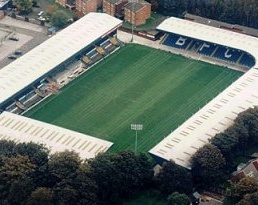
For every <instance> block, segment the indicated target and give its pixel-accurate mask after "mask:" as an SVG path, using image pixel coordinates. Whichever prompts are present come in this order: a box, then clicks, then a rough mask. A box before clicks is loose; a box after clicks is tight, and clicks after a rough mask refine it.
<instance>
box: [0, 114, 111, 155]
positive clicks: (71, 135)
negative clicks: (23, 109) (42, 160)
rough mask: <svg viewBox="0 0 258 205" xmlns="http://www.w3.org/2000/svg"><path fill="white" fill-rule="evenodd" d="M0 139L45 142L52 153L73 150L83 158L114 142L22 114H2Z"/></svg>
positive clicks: (0, 117) (106, 147) (99, 151)
mask: <svg viewBox="0 0 258 205" xmlns="http://www.w3.org/2000/svg"><path fill="white" fill-rule="evenodd" d="M0 128H1V129H0V140H12V141H15V142H17V143H19V142H34V143H38V144H44V145H45V146H46V147H47V148H49V149H50V151H51V153H55V152H62V151H65V150H73V151H75V152H77V153H78V154H79V156H80V157H81V158H82V159H89V158H94V157H95V156H96V155H97V154H98V153H102V152H106V151H107V150H108V149H109V148H110V147H111V146H112V144H113V143H111V142H108V141H105V140H101V139H98V138H95V137H91V136H89V135H85V134H81V133H78V132H75V131H71V130H68V129H64V128H61V127H58V126H55V125H51V124H48V123H45V122H41V121H37V120H33V119H30V118H27V117H23V116H20V115H16V114H12V113H9V112H3V113H2V114H0Z"/></svg>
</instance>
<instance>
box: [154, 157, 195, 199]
mask: <svg viewBox="0 0 258 205" xmlns="http://www.w3.org/2000/svg"><path fill="white" fill-rule="evenodd" d="M155 181H156V184H157V186H158V189H159V190H160V191H161V193H162V194H164V195H168V194H170V193H172V192H176V191H179V192H182V193H190V192H192V189H193V187H192V177H191V174H190V173H189V172H188V171H187V170H186V169H185V168H183V167H180V166H178V165H177V164H175V162H173V161H169V162H166V163H164V164H163V165H162V169H161V172H160V173H159V174H158V175H156V177H155Z"/></svg>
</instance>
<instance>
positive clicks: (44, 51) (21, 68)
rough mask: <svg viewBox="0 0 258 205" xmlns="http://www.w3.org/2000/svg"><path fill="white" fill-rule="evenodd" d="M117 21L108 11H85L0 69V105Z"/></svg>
mask: <svg viewBox="0 0 258 205" xmlns="http://www.w3.org/2000/svg"><path fill="white" fill-rule="evenodd" d="M121 23H122V21H121V20H119V19H116V18H114V17H112V16H110V15H108V14H104V13H89V14H88V15H86V16H84V17H83V18H81V19H79V20H78V21H76V22H74V23H73V24H71V25H70V26H68V27H67V28H65V29H63V30H62V31H60V32H59V33H57V34H56V35H54V36H53V37H51V38H50V39H48V40H47V41H45V42H43V43H42V44H40V45H39V46H37V47H35V48H34V49H32V50H31V51H29V52H28V53H26V55H24V56H21V57H20V58H18V59H17V60H15V61H13V62H12V63H10V64H9V65H7V66H6V67H4V68H2V69H0V105H1V103H3V102H4V101H6V100H8V99H9V98H10V97H12V96H14V95H15V94H16V93H17V92H19V91H20V90H22V89H23V88H24V87H26V86H29V85H30V84H32V83H33V82H34V81H36V80H37V79H39V78H41V77H42V76H43V75H45V74H47V73H48V72H50V71H51V70H53V69H54V68H55V67H57V66H58V65H60V64H61V63H62V62H64V61H65V60H67V59H68V58H70V57H71V56H73V55H75V54H77V53H78V52H79V51H80V50H82V49H83V48H85V47H86V46H87V45H89V44H91V43H92V42H94V41H95V40H97V39H98V38H101V37H102V36H103V35H105V34H106V33H108V32H109V31H111V30H114V29H116V28H117V27H118V26H120V25H121Z"/></svg>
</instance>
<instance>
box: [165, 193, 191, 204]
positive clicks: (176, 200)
mask: <svg viewBox="0 0 258 205" xmlns="http://www.w3.org/2000/svg"><path fill="white" fill-rule="evenodd" d="M167 201H168V205H189V204H190V200H189V198H188V196H187V195H185V194H180V193H178V192H173V193H172V194H170V195H169V196H168V199H167Z"/></svg>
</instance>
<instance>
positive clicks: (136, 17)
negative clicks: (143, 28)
mask: <svg viewBox="0 0 258 205" xmlns="http://www.w3.org/2000/svg"><path fill="white" fill-rule="evenodd" d="M150 17H151V4H150V3H148V2H146V1H143V0H140V1H137V2H129V3H127V4H126V5H125V7H124V20H125V21H127V22H129V23H131V24H133V25H135V26H139V25H142V24H145V23H146V20H147V19H149V18H150Z"/></svg>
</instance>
